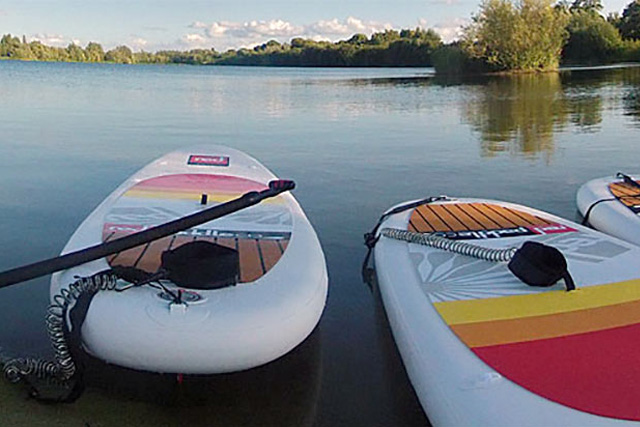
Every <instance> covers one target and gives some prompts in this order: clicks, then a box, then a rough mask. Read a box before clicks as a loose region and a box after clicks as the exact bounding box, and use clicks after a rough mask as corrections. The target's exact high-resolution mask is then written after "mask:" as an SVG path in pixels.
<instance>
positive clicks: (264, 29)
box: [0, 0, 630, 52]
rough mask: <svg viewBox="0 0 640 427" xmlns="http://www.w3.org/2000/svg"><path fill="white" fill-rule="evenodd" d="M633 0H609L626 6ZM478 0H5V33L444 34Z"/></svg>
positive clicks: (215, 43)
mask: <svg viewBox="0 0 640 427" xmlns="http://www.w3.org/2000/svg"><path fill="white" fill-rule="evenodd" d="M629 2H630V0H626V1H625V0H609V1H604V2H603V4H604V13H605V14H607V13H608V12H619V13H621V12H622V10H623V9H624V7H625V6H626V4H627V3H629ZM479 5H480V0H386V1H385V0H369V1H364V0H297V1H295V0H0V34H7V33H10V34H12V35H17V36H19V37H22V36H23V35H24V36H25V37H26V38H27V40H28V41H32V40H40V41H41V42H43V43H44V44H47V45H50V46H67V45H68V44H69V43H76V44H78V45H81V46H83V47H84V46H86V44H87V43H88V42H90V41H94V42H98V43H100V44H102V46H103V47H104V48H105V49H111V48H113V47H115V46H118V45H127V46H129V47H130V48H132V49H133V50H135V51H138V50H145V51H151V52H155V51H157V50H162V49H179V50H188V49H195V48H207V49H209V48H215V49H216V50H217V51H221V52H222V51H225V50H227V49H231V48H232V49H238V48H241V47H253V46H255V45H257V44H260V43H264V42H266V41H268V40H277V41H279V42H281V43H282V42H288V41H290V40H291V39H292V38H294V37H304V38H311V39H315V40H330V41H337V40H344V39H348V38H349V37H350V36H352V35H353V34H355V33H364V34H366V35H370V34H371V33H373V32H379V31H384V30H385V29H402V28H416V27H422V28H431V29H433V30H435V31H436V32H438V33H439V34H440V35H441V36H442V38H443V40H444V41H447V42H448V41H451V40H453V39H455V38H456V36H457V34H458V32H459V30H460V27H461V26H463V25H466V24H468V23H469V22H470V19H471V16H472V15H473V14H474V13H477V11H478V8H479Z"/></svg>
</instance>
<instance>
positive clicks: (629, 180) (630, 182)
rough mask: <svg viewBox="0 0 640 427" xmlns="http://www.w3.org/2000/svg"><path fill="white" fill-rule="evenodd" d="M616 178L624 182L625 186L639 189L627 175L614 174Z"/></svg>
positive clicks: (639, 185)
mask: <svg viewBox="0 0 640 427" xmlns="http://www.w3.org/2000/svg"><path fill="white" fill-rule="evenodd" d="M616 178H620V179H622V180H623V181H624V183H625V184H627V185H630V186H632V187H634V188H637V189H640V184H638V183H637V182H636V181H634V180H633V178H631V177H630V176H629V175H625V174H623V173H622V172H618V173H617V174H616Z"/></svg>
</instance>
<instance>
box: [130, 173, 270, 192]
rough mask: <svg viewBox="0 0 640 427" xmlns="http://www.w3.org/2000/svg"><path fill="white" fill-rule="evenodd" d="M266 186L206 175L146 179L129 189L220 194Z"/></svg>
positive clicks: (237, 179)
mask: <svg viewBox="0 0 640 427" xmlns="http://www.w3.org/2000/svg"><path fill="white" fill-rule="evenodd" d="M266 188H267V186H266V185H264V184H260V183H259V182H256V181H251V180H249V179H244V178H239V177H235V176H228V175H207V174H180V175H164V176H158V177H155V178H151V179H147V180H145V181H142V182H139V183H138V184H136V185H134V186H133V187H131V189H136V190H142V189H144V190H162V189H171V190H172V191H205V190H209V191H212V190H217V191H220V192H231V193H236V192H237V193H246V192H248V191H261V190H264V189H266Z"/></svg>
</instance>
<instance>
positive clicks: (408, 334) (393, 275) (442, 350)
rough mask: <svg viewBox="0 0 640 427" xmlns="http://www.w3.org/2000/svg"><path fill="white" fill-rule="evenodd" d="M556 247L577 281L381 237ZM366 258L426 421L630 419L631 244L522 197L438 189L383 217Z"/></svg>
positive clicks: (634, 304) (634, 376) (634, 294)
mask: <svg viewBox="0 0 640 427" xmlns="http://www.w3.org/2000/svg"><path fill="white" fill-rule="evenodd" d="M385 229H387V230H389V229H391V230H400V231H401V232H406V231H409V232H413V233H427V234H435V235H439V236H444V237H446V238H448V239H449V240H448V241H450V242H464V243H471V244H473V245H477V246H480V247H482V248H490V249H504V248H511V247H521V246H522V245H523V243H524V242H538V243H543V244H545V245H548V246H551V247H554V248H556V249H558V250H559V251H560V252H561V253H562V254H563V255H564V257H565V259H566V261H567V264H568V270H569V272H570V274H571V276H572V277H573V279H574V281H575V284H576V286H577V289H576V290H573V291H567V290H566V289H565V284H564V283H563V281H562V280H561V281H559V282H558V283H556V284H555V285H553V286H551V287H533V286H528V285H527V284H525V283H523V282H521V281H520V280H519V279H518V278H517V277H516V276H514V275H513V274H512V273H511V271H510V270H509V268H508V267H507V264H506V263H505V262H491V261H485V260H481V259H477V258H473V257H470V256H466V255H460V254H457V253H453V252H450V251H447V250H442V249H436V248H433V247H429V246H424V245H422V244H416V243H409V242H407V241H404V240H399V239H396V238H392V237H386V235H385V234H383V233H386V232H385V231H384V230H385ZM377 236H379V240H378V241H377V244H376V245H375V247H374V261H375V268H376V273H377V278H378V286H379V290H380V294H381V298H382V301H383V304H384V307H385V310H386V312H387V315H388V319H389V322H390V325H391V329H392V332H393V335H394V338H395V341H396V343H397V346H398V349H399V351H400V354H401V356H402V360H403V362H404V365H405V367H406V369H407V373H408V375H409V378H410V380H411V383H412V385H413V387H414V389H415V391H416V393H417V395H418V397H419V399H420V402H421V403H422V406H423V408H424V410H425V412H426V414H427V415H428V417H429V419H430V421H431V422H432V424H433V425H434V426H463V425H464V426H466V425H491V426H498V425H502V426H516V425H517V426H542V425H544V426H550V425H562V426H569V425H572V426H596V425H597V426H602V425H622V424H626V423H629V424H632V423H633V424H634V425H637V422H638V421H640V405H638V402H640V386H639V385H638V384H640V367H639V366H638V360H640V266H639V265H638V259H640V248H638V247H636V246H635V245H632V244H629V243H627V242H624V241H621V240H618V239H616V238H614V237H610V236H607V235H605V234H602V233H599V232H597V231H594V230H592V229H589V228H586V227H583V226H581V225H578V224H575V223H573V222H570V221H567V220H564V219H561V218H559V217H557V216H554V215H550V214H548V213H545V212H541V211H538V210H535V209H531V208H527V207H524V206H520V205H516V204H511V203H505V202H499V201H493V200H481V199H446V200H440V201H435V202H433V203H429V204H422V205H419V206H418V207H415V208H412V209H407V210H405V211H402V212H397V213H395V214H391V215H389V216H387V217H386V219H384V220H383V222H382V223H381V226H380V228H379V229H378V231H377Z"/></svg>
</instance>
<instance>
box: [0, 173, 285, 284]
mask: <svg viewBox="0 0 640 427" xmlns="http://www.w3.org/2000/svg"><path fill="white" fill-rule="evenodd" d="M294 188H295V183H294V182H293V181H288V180H275V181H271V182H269V188H268V189H266V190H263V191H260V192H258V191H251V192H249V193H246V194H244V195H242V196H241V197H238V198H237V199H234V200H230V201H228V202H226V203H222V204H219V205H216V206H213V207H211V208H208V209H205V210H203V211H200V212H196V213H194V214H191V215H187V216H185V217H182V218H178V219H176V220H173V221H170V222H167V223H165V224H161V225H157V226H155V227H152V228H149V229H147V230H144V231H141V232H138V233H135V234H130V235H128V236H124V237H121V238H119V239H114V240H112V241H110V242H105V243H100V244H98V245H95V246H91V247H88V248H85V249H81V250H79V251H76V252H71V253H68V254H65V255H60V256H57V257H55V258H50V259H46V260H43V261H38V262H35V263H33V264H28V265H25V266H22V267H17V268H14V269H11V270H8V271H5V272H2V273H0V288H4V287H7V286H11V285H14V284H16V283H20V282H24V281H27V280H31V279H35V278H36V277H40V276H44V275H45V274H51V273H54V272H56V271H60V270H66V269H68V268H71V267H75V266H77V265H80V264H84V263H87V262H90V261H95V260H97V259H100V258H103V257H105V256H109V255H113V254H116V253H118V252H122V251H125V250H127V249H131V248H135V247H136V246H140V245H144V244H146V243H149V242H152V241H154V240H158V239H161V238H163V237H167V236H170V235H172V234H175V233H178V232H180V231H184V230H188V229H189V228H191V227H195V226H196V225H200V224H204V223H205V222H209V221H211V220H214V219H216V218H220V217H223V216H225V215H229V214H231V213H234V212H237V211H239V210H242V209H245V208H248V207H250V206H253V205H256V204H258V203H260V202H261V201H263V200H264V199H268V198H270V197H275V196H277V195H278V194H280V193H283V192H285V191H289V190H293V189H294Z"/></svg>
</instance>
